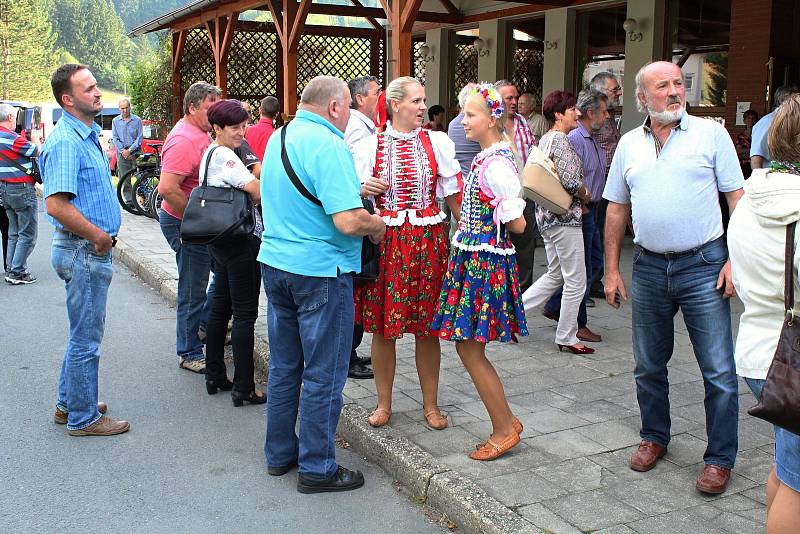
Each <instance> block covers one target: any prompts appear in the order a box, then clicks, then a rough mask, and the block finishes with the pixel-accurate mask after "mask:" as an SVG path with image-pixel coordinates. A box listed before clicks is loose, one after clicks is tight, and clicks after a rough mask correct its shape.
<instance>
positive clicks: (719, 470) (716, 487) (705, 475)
mask: <svg viewBox="0 0 800 534" xmlns="http://www.w3.org/2000/svg"><path fill="white" fill-rule="evenodd" d="M730 479H731V470H730V469H725V468H724V467H717V466H716V465H706V466H705V467H704V468H703V472H702V473H700V476H699V477H697V482H696V483H695V485H694V486H695V487H696V488H697V491H701V492H703V493H710V494H712V495H717V494H719V493H723V492H724V491H725V489H726V488H727V487H728V481H730Z"/></svg>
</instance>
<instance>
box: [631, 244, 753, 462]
mask: <svg viewBox="0 0 800 534" xmlns="http://www.w3.org/2000/svg"><path fill="white" fill-rule="evenodd" d="M727 259H728V250H727V247H726V246H725V243H724V241H723V240H722V238H719V239H716V240H714V241H711V242H709V243H706V244H705V245H703V246H702V247H699V248H697V249H694V250H691V251H687V252H679V253H668V254H657V253H653V252H649V251H646V250H644V249H642V248H641V247H638V246H637V247H636V249H635V251H634V254H633V287H632V290H631V298H632V300H633V310H632V312H633V313H632V315H633V355H634V359H635V361H636V367H635V370H634V377H635V378H636V394H637V397H638V400H639V410H640V412H641V417H642V429H641V432H640V435H641V436H642V439H645V440H648V441H653V442H655V443H658V444H660V445H663V446H667V444H668V443H669V440H670V416H669V382H668V380H667V363H668V362H669V360H670V358H671V357H672V350H673V345H674V326H673V318H674V317H675V314H676V313H677V311H678V310H679V309H680V310H681V311H682V313H683V318H684V321H685V323H686V329H687V330H688V332H689V339H690V340H691V342H692V347H693V349H694V355H695V358H696V359H697V363H698V364H699V365H700V371H701V372H702V375H703V382H704V385H705V392H706V394H705V402H704V404H705V411H706V433H707V435H708V447H707V448H706V452H705V454H704V456H703V460H704V461H705V463H706V464H712V465H716V466H719V467H724V468H728V469H730V468H732V467H733V464H734V462H735V460H736V449H737V447H738V438H737V426H738V415H739V396H738V395H739V392H738V383H737V378H736V368H735V365H734V360H733V337H732V335H731V310H730V302H729V301H728V299H725V298H723V297H722V291H721V290H718V289H716V288H715V286H716V283H717V277H718V276H719V272H720V270H721V269H722V266H723V265H724V264H725V262H726V261H727Z"/></svg>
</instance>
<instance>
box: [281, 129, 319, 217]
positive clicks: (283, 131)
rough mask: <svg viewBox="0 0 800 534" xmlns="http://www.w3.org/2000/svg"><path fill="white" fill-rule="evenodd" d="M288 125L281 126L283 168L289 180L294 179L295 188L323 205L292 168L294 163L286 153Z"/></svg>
mask: <svg viewBox="0 0 800 534" xmlns="http://www.w3.org/2000/svg"><path fill="white" fill-rule="evenodd" d="M287 126H288V124H287V125H284V126H283V127H282V128H281V161H282V162H283V168H284V170H285V171H286V174H287V175H288V176H289V180H291V181H292V184H294V186H295V188H297V190H298V191H299V192H300V194H301V195H303V196H304V197H306V198H307V199H308V200H309V201H311V202H313V203H314V204H316V205H317V206H322V202H320V201H319V199H318V198H317V197H315V196H314V195H312V194H311V192H310V191H309V190H308V189H306V186H304V185H303V182H301V181H300V178H298V177H297V173H296V172H294V169H293V168H292V163H291V162H290V161H289V154H287V153H286V128H287Z"/></svg>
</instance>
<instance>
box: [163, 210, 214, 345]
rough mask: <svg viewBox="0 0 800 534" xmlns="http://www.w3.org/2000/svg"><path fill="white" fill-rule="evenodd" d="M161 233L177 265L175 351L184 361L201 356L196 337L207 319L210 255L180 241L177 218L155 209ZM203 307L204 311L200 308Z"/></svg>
mask: <svg viewBox="0 0 800 534" xmlns="http://www.w3.org/2000/svg"><path fill="white" fill-rule="evenodd" d="M158 220H159V222H160V223H161V233H162V234H164V237H165V238H166V239H167V243H169V246H170V247H171V248H172V250H174V251H175V261H176V262H177V264H178V301H177V307H176V308H177V309H176V314H177V320H176V325H175V326H176V330H177V334H178V339H177V345H176V351H177V353H178V356H180V357H181V358H184V359H186V360H202V359H203V357H204V356H203V343H202V342H201V341H200V338H199V337H198V336H197V331H198V330H199V328H200V323H201V322H202V321H205V320H206V319H207V317H206V315H205V314H206V313H207V307H206V288H207V287H208V273H209V272H210V271H211V256H210V255H209V254H208V247H207V246H205V245H194V244H191V243H182V242H181V220H180V219H178V218H176V217H173V216H172V215H170V214H169V213H167V212H165V211H164V210H161V211H159V213H158ZM204 310H206V311H204Z"/></svg>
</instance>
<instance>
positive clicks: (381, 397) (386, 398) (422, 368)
mask: <svg viewBox="0 0 800 534" xmlns="http://www.w3.org/2000/svg"><path fill="white" fill-rule="evenodd" d="M415 358H416V363H417V374H418V375H419V384H420V387H421V388H422V409H423V413H425V414H429V413H431V412H435V413H439V406H438V395H439V365H440V362H441V359H442V352H441V349H440V348H439V339H438V338H436V337H433V336H430V337H419V336H418V337H417V338H416V347H415ZM396 368H397V351H396V350H395V340H394V339H386V338H384V337H383V336H382V335H380V334H378V333H374V334H372V369H373V371H374V372H375V389H376V390H377V392H378V407H377V408H376V410H375V411H374V412H373V413H372V415H370V417H369V423H370V424H371V425H373V426H383V425H385V424H386V423H387V422H388V421H389V417H391V413H392V386H393V384H394V375H395V372H396Z"/></svg>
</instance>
